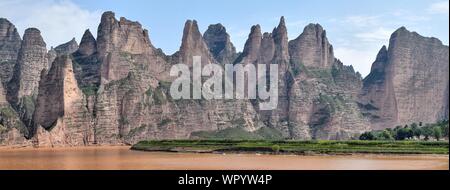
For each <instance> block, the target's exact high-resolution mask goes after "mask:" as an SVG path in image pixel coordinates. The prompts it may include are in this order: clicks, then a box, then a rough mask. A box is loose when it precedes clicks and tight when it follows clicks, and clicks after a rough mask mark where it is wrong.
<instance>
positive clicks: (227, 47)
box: [203, 24, 237, 64]
mask: <svg viewBox="0 0 450 190" xmlns="http://www.w3.org/2000/svg"><path fill="white" fill-rule="evenodd" d="M203 38H204V39H205V42H206V45H207V46H208V47H209V50H210V52H211V54H212V55H213V56H214V58H215V59H216V60H217V61H218V62H219V63H221V64H232V63H233V62H234V60H235V59H236V55H237V54H236V48H235V47H234V45H233V43H231V40H230V35H228V33H227V30H226V28H225V27H224V26H223V25H222V24H214V25H210V26H209V27H208V30H206V32H205V33H204V34H203Z"/></svg>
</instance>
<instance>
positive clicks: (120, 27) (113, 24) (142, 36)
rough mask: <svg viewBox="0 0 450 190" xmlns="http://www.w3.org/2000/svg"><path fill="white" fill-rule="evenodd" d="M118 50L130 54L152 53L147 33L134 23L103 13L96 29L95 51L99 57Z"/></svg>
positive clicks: (152, 48) (137, 23) (108, 12)
mask: <svg viewBox="0 0 450 190" xmlns="http://www.w3.org/2000/svg"><path fill="white" fill-rule="evenodd" d="M118 49H120V50H121V51H123V52H128V53H132V54H144V53H149V54H151V53H153V50H154V47H153V45H152V44H151V41H150V38H149V35H148V31H147V30H145V29H143V28H142V25H141V24H140V23H139V22H136V21H130V20H127V19H126V18H124V17H122V18H120V21H118V20H117V19H116V18H115V14H114V12H111V11H107V12H104V13H103V15H102V18H101V22H100V25H99V27H98V34H97V50H98V51H99V53H100V55H101V56H104V55H106V53H107V52H111V51H114V50H118Z"/></svg>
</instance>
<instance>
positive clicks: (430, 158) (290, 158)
mask: <svg viewBox="0 0 450 190" xmlns="http://www.w3.org/2000/svg"><path fill="white" fill-rule="evenodd" d="M5 169H6V170H9V169H14V170H24V169H32V170H61V169H62V170H84V169H89V170H203V169H207V170H243V169H245V170H448V169H449V156H448V155H372V154H359V155H352V156H328V155H324V156H295V155H258V154H187V153H163V152H139V151H131V150H129V147H87V148H54V149H32V148H25V149H8V148H6V149H5V148H3V149H0V170H5Z"/></svg>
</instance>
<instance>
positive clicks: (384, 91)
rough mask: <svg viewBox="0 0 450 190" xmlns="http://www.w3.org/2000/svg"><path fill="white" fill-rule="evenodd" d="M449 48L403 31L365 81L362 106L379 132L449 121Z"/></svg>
mask: <svg viewBox="0 0 450 190" xmlns="http://www.w3.org/2000/svg"><path fill="white" fill-rule="evenodd" d="M448 61H449V60H448V46H445V45H443V44H442V42H440V41H439V40H438V39H436V38H427V37H422V36H420V35H419V34H417V33H415V32H410V31H408V30H406V28H404V27H402V28H400V29H398V30H397V31H395V32H394V33H393V34H392V36H391V39H390V42H389V49H387V48H386V47H383V48H382V49H381V50H380V52H379V53H378V56H377V59H376V61H375V62H374V64H373V66H372V70H371V73H370V74H369V75H368V76H367V77H366V78H365V79H364V87H363V88H362V90H361V95H360V100H359V102H360V106H361V108H362V110H363V113H364V114H365V115H367V116H368V117H369V118H370V119H371V121H372V123H373V125H374V128H376V129H382V128H386V127H392V126H395V125H403V124H408V123H413V122H417V123H418V122H423V123H432V122H436V121H440V120H443V119H448V109H449V108H448V86H449V81H448V73H449V64H448Z"/></svg>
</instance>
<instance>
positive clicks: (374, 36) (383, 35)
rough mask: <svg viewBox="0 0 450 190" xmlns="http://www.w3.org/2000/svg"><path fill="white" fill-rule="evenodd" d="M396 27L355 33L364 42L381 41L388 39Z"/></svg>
mask: <svg viewBox="0 0 450 190" xmlns="http://www.w3.org/2000/svg"><path fill="white" fill-rule="evenodd" d="M393 31H394V29H385V28H378V29H376V30H373V31H370V32H363V33H357V34H355V37H357V38H359V39H360V40H362V41H363V42H380V41H383V42H384V41H386V40H387V39H389V37H390V36H391V34H392V32H393Z"/></svg>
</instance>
